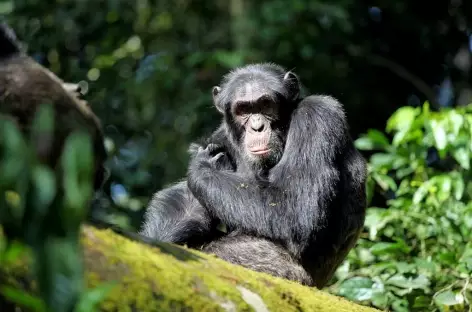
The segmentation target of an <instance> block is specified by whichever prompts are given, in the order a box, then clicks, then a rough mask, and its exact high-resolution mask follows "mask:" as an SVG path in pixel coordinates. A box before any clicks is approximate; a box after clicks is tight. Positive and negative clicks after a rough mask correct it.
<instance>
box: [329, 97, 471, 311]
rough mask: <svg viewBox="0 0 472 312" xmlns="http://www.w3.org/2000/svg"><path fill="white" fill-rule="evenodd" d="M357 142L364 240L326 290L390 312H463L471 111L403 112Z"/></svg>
mask: <svg viewBox="0 0 472 312" xmlns="http://www.w3.org/2000/svg"><path fill="white" fill-rule="evenodd" d="M386 130H387V132H388V133H390V134H392V136H393V137H392V139H391V140H390V139H389V138H387V136H385V135H384V134H382V133H381V132H379V131H375V130H371V131H369V132H368V133H367V134H366V135H364V136H362V137H360V138H359V139H358V140H357V141H356V146H357V147H358V148H359V149H361V150H368V151H372V152H374V153H373V154H372V156H371V157H370V161H369V178H368V189H369V195H370V196H372V194H373V193H374V189H379V191H380V192H383V193H384V194H385V196H386V197H388V198H389V199H388V201H387V207H386V208H378V207H371V208H369V209H368V214H367V217H366V223H365V226H366V229H367V230H368V233H367V235H365V237H363V238H362V239H361V240H360V242H359V245H358V247H357V248H356V249H355V250H354V251H353V252H352V253H351V254H350V256H349V258H348V260H347V261H346V262H345V263H344V264H343V266H342V267H341V268H340V269H339V270H338V272H337V275H338V278H339V280H338V281H337V282H336V283H335V284H334V285H333V286H332V287H331V289H332V291H334V292H335V293H338V294H340V295H343V296H346V297H348V298H350V299H352V300H356V301H361V302H365V303H370V304H372V305H374V306H376V307H379V308H389V309H391V310H392V311H398V312H403V311H465V309H466V308H467V307H469V309H470V307H471V305H470V303H471V300H472V286H471V284H470V279H471V278H472V276H471V275H472V241H471V237H472V202H471V195H470V194H472V193H471V191H472V180H471V172H470V154H471V152H472V144H471V142H472V106H468V107H462V108H458V109H447V110H442V111H439V112H432V111H430V109H429V105H428V103H426V104H425V105H423V107H402V108H400V109H399V110H397V111H396V112H395V113H394V114H393V115H392V116H391V118H390V119H389V120H388V122H387V128H386Z"/></svg>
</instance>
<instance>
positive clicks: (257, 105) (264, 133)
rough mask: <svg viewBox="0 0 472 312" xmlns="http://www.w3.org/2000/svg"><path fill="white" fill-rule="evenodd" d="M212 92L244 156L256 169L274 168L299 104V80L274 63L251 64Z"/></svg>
mask: <svg viewBox="0 0 472 312" xmlns="http://www.w3.org/2000/svg"><path fill="white" fill-rule="evenodd" d="M212 93H213V101H214V103H215V106H216V108H217V109H218V111H219V112H221V113H222V114H223V115H224V117H225V121H226V129H227V132H228V135H229V137H230V138H231V141H232V143H233V145H234V147H235V148H236V150H238V151H239V153H240V154H241V156H242V157H243V158H244V159H245V160H246V161H247V162H249V163H250V164H252V165H253V166H256V167H263V168H271V167H272V166H274V165H275V164H276V163H277V162H278V161H279V160H280V158H281V157H282V154H283V149H284V145H285V140H286V137H287V131H288V127H289V123H290V116H291V113H292V111H293V110H294V109H295V108H296V106H297V104H298V102H299V93H300V84H299V80H298V77H297V76H296V75H295V74H294V73H292V72H290V71H286V70H285V69H283V68H282V67H280V66H278V65H274V64H253V65H247V66H244V67H242V68H238V69H236V70H234V71H232V72H230V73H229V74H228V75H227V76H225V77H224V79H223V82H222V84H221V86H216V87H213V91H212Z"/></svg>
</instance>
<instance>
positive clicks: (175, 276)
mask: <svg viewBox="0 0 472 312" xmlns="http://www.w3.org/2000/svg"><path fill="white" fill-rule="evenodd" d="M82 245H83V248H84V249H83V250H84V261H85V267H86V281H87V286H88V287H95V286H99V285H100V284H102V283H104V282H110V281H112V282H113V281H115V282H116V284H115V286H114V287H113V288H112V290H111V291H110V292H109V293H108V294H107V296H106V297H105V299H104V300H103V301H102V302H101V303H100V305H99V310H101V311H143V312H145V311H158V312H165V311H197V312H200V311H256V312H266V311H281V312H290V311H314V312H328V311H335V312H343V311H346V312H369V311H372V312H374V311H377V310H375V309H371V308H368V307H363V306H361V305H358V304H355V303H352V302H349V301H347V300H345V299H343V298H339V297H336V296H333V295H330V294H328V293H326V292H323V291H320V290H317V289H315V288H309V287H304V286H301V285H299V284H297V283H293V282H290V281H287V280H283V279H279V278H274V277H272V276H269V275H267V274H263V273H258V272H254V271H251V270H248V269H245V268H242V267H240V266H235V265H232V264H229V263H227V262H225V261H222V260H220V259H217V258H215V257H214V256H212V255H206V254H203V253H201V252H198V251H195V250H190V249H187V248H185V247H181V246H176V245H172V244H166V243H159V244H156V245H155V246H149V245H147V244H143V243H141V242H138V241H136V240H132V239H129V238H127V237H124V236H122V235H119V234H117V233H115V232H113V231H112V230H110V229H98V228H95V227H92V226H88V225H87V226H84V227H83V228H82ZM19 259H21V260H18V259H17V260H16V261H14V263H10V264H7V265H3V267H1V268H0V282H1V283H2V284H3V285H5V284H7V285H9V286H14V287H16V288H21V289H23V290H26V291H27V292H34V281H33V280H32V278H31V271H30V268H31V258H30V257H29V256H27V255H25V256H21V257H20V258H19ZM1 300H2V299H0V301H1ZM5 312H6V311H5Z"/></svg>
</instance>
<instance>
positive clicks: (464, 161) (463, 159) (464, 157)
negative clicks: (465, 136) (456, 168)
mask: <svg viewBox="0 0 472 312" xmlns="http://www.w3.org/2000/svg"><path fill="white" fill-rule="evenodd" d="M452 156H453V157H454V159H455V160H456V161H457V162H458V163H459V165H460V166H461V167H462V168H464V169H465V170H469V169H470V150H469V149H468V148H465V147H459V148H456V149H454V150H453V151H452Z"/></svg>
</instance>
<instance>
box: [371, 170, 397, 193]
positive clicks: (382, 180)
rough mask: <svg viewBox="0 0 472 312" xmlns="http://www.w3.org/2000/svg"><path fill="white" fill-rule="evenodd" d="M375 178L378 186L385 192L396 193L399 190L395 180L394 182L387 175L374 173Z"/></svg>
mask: <svg viewBox="0 0 472 312" xmlns="http://www.w3.org/2000/svg"><path fill="white" fill-rule="evenodd" d="M372 176H373V178H374V179H375V182H377V183H378V185H379V186H380V187H381V188H382V189H383V190H384V191H387V190H393V191H395V190H396V189H397V184H396V183H395V180H393V179H392V178H391V177H389V176H388V175H386V174H380V173H373V175H372Z"/></svg>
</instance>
